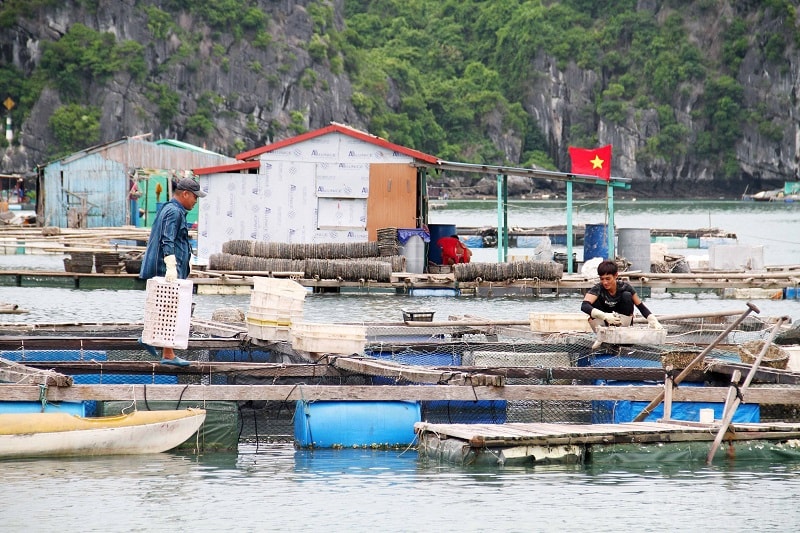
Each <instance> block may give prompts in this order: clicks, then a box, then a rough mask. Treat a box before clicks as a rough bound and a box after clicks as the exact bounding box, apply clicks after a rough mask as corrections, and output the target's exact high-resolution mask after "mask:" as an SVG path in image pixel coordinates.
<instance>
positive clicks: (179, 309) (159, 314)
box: [142, 277, 193, 350]
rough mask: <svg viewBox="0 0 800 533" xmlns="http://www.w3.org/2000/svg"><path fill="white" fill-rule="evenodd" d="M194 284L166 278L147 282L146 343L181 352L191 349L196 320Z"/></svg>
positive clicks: (183, 280)
mask: <svg viewBox="0 0 800 533" xmlns="http://www.w3.org/2000/svg"><path fill="white" fill-rule="evenodd" d="M192 285H193V284H192V282H191V281H189V280H187V279H179V280H177V281H176V282H174V283H167V282H166V281H165V280H164V278H162V277H156V278H150V279H148V280H147V292H146V295H145V305H144V307H145V309H144V329H143V331H142V341H143V342H144V343H145V344H149V345H150V346H160V347H167V348H178V349H183V350H185V349H186V348H187V347H188V346H189V326H190V325H191V320H192Z"/></svg>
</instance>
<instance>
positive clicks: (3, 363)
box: [0, 358, 73, 388]
mask: <svg viewBox="0 0 800 533" xmlns="http://www.w3.org/2000/svg"><path fill="white" fill-rule="evenodd" d="M3 381H6V382H8V383H15V384H17V385H47V386H53V387H69V386H71V385H72V383H73V379H72V377H71V376H65V375H63V374H59V373H57V372H53V371H52V370H37V369H34V368H29V367H27V366H25V365H21V364H19V363H15V362H14V361H9V360H7V359H3V358H0V382H3ZM2 386H3V385H0V388H2Z"/></svg>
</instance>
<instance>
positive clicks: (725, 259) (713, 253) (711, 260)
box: [708, 244, 764, 271]
mask: <svg viewBox="0 0 800 533" xmlns="http://www.w3.org/2000/svg"><path fill="white" fill-rule="evenodd" d="M708 265H709V267H710V268H711V269H712V270H739V269H744V270H757V271H758V270H764V246H763V245H760V244H758V245H745V244H737V245H720V246H712V247H711V248H710V249H709V252H708Z"/></svg>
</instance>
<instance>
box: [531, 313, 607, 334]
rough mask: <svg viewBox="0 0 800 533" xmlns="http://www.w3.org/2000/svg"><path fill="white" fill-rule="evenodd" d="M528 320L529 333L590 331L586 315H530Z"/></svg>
mask: <svg viewBox="0 0 800 533" xmlns="http://www.w3.org/2000/svg"><path fill="white" fill-rule="evenodd" d="M529 319H530V324H531V331H541V332H549V333H550V332H558V331H585V332H587V333H588V332H591V331H592V328H591V326H590V325H589V315H587V314H586V313H531V314H530V316H529Z"/></svg>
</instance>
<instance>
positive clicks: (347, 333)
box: [291, 322, 367, 355]
mask: <svg viewBox="0 0 800 533" xmlns="http://www.w3.org/2000/svg"><path fill="white" fill-rule="evenodd" d="M291 338H292V348H294V349H295V350H303V351H306V352H318V353H338V354H348V355H349V354H354V353H359V354H360V353H363V352H364V347H365V346H366V344H367V327H366V326H361V325H353V324H322V323H314V322H297V323H294V324H292V331H291Z"/></svg>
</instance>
